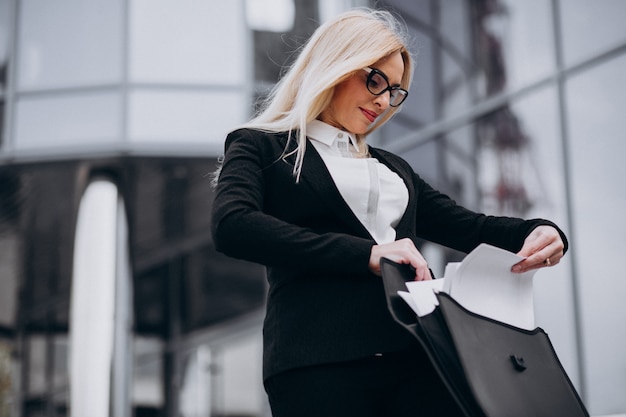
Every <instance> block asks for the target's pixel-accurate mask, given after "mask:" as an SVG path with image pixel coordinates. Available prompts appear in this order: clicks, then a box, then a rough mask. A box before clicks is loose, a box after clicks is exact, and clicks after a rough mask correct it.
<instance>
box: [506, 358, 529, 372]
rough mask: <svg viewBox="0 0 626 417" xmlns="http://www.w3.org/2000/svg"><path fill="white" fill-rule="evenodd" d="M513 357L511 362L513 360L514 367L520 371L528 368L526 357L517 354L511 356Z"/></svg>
mask: <svg viewBox="0 0 626 417" xmlns="http://www.w3.org/2000/svg"><path fill="white" fill-rule="evenodd" d="M509 358H511V362H513V368H515V370H516V371H518V372H524V371H525V370H526V363H525V362H524V358H523V357H521V356H517V355H511V356H509Z"/></svg>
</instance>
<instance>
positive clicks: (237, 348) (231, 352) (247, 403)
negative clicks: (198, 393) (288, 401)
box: [218, 332, 266, 416]
mask: <svg viewBox="0 0 626 417" xmlns="http://www.w3.org/2000/svg"><path fill="white" fill-rule="evenodd" d="M262 356H263V355H262V340H261V334H260V332H258V333H257V332H254V333H253V334H252V335H251V336H249V337H246V338H244V339H242V340H237V341H233V342H232V343H229V344H228V345H226V346H224V348H223V349H222V350H221V358H220V359H221V361H220V365H221V366H219V367H218V371H219V372H220V374H221V378H220V379H219V380H220V381H221V382H222V384H223V386H222V387H220V391H221V392H222V394H223V396H224V397H223V400H222V401H220V403H221V404H222V407H223V409H222V410H219V411H220V413H218V415H233V416H237V415H241V416H247V415H250V416H260V415H264V414H263V409H264V406H265V404H266V399H265V393H264V391H263V387H262V385H261V384H262V380H263V377H262V375H261V373H262V363H263V360H262Z"/></svg>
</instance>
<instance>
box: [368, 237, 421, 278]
mask: <svg viewBox="0 0 626 417" xmlns="http://www.w3.org/2000/svg"><path fill="white" fill-rule="evenodd" d="M381 258H387V259H389V260H392V261H394V262H397V263H399V264H410V265H411V266H412V267H413V268H415V281H426V280H430V279H432V276H431V274H430V269H428V264H427V263H426V260H425V259H424V257H423V256H422V254H421V253H420V252H419V251H418V250H417V248H416V247H415V244H414V243H413V241H412V240H411V239H408V238H405V239H401V240H396V241H395V242H391V243H384V244H382V245H374V246H372V252H371V254H370V262H369V269H370V271H372V272H373V273H374V274H376V275H379V276H380V274H381V273H380V259H381Z"/></svg>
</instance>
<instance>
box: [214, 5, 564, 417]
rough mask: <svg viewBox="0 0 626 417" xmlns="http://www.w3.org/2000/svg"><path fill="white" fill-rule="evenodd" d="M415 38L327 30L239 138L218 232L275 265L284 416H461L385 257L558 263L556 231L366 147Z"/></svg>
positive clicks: (406, 67) (276, 345)
mask: <svg viewBox="0 0 626 417" xmlns="http://www.w3.org/2000/svg"><path fill="white" fill-rule="evenodd" d="M406 45H407V42H406V40H405V30H404V28H403V27H402V26H401V25H399V24H398V22H397V21H396V20H394V18H393V17H392V16H391V15H390V14H388V13H386V12H382V11H372V10H356V11H351V12H347V13H344V14H342V15H340V16H338V17H337V18H336V19H334V20H332V21H330V22H328V23H326V24H324V25H322V26H321V27H320V28H319V29H318V30H317V31H316V32H315V33H314V34H313V36H312V37H311V39H310V40H309V41H308V43H307V44H306V46H305V47H304V49H303V50H302V51H301V53H300V55H299V56H298V58H297V60H296V61H295V63H294V64H293V66H292V67H291V68H290V70H289V72H288V73H287V74H286V75H285V76H284V77H283V79H282V80H281V81H280V82H279V83H278V84H277V86H276V88H275V89H274V91H273V93H272V95H271V96H270V98H269V99H268V101H267V103H266V106H265V107H264V109H263V110H262V112H261V113H260V114H259V115H258V116H257V117H256V118H255V119H253V120H252V121H251V122H250V123H249V124H248V125H246V126H245V127H244V128H241V129H238V130H235V131H233V132H231V133H230V134H229V135H228V137H227V139H226V144H225V155H224V160H223V164H222V167H221V171H220V172H219V174H218V177H217V188H216V195H215V202H214V208H213V237H214V240H215V245H216V247H217V249H218V250H220V251H222V252H224V253H225V254H227V255H230V256H233V257H237V258H243V259H247V260H249V261H253V262H258V263H261V264H264V265H266V266H267V278H268V281H269V294H268V300H267V315H266V319H265V323H264V360H263V365H264V383H265V387H266V390H267V392H268V395H269V400H270V405H271V407H272V412H273V414H274V417H282V416H298V417H303V416H304V417H306V416H315V417H320V416H324V417H333V416H341V417H345V416H359V417H367V416H372V417H373V416H396V417H397V416H418V415H423V416H431V415H432V416H435V415H437V416H439V415H447V416H449V415H455V413H456V412H457V410H456V407H455V405H454V403H453V401H452V399H451V397H450V396H449V394H448V393H447V392H446V390H445V388H443V385H442V384H441V382H440V381H439V378H438V377H437V376H436V374H435V373H434V371H433V370H432V368H431V367H430V364H429V363H428V360H427V359H426V357H425V354H424V353H423V352H422V351H421V350H420V348H419V346H418V345H417V344H416V341H415V339H414V338H413V337H412V336H411V335H410V334H408V333H407V332H406V331H405V330H403V329H402V328H401V327H400V326H399V325H397V324H396V323H395V322H394V321H393V319H392V318H391V316H390V314H389V312H388V311H387V306H386V302H385V294H384V290H383V285H382V281H381V279H380V277H379V275H380V268H379V263H380V259H381V257H387V258H389V259H391V260H394V261H396V262H401V263H407V264H411V265H412V266H413V267H414V268H415V279H416V280H425V279H430V278H431V275H430V270H429V268H428V264H427V262H426V260H425V259H424V258H423V257H422V255H421V254H420V252H419V250H418V249H417V248H416V246H415V242H416V241H417V239H418V238H422V239H427V240H430V241H432V242H436V243H439V244H442V245H446V246H449V247H451V248H454V249H456V250H460V251H464V252H469V251H471V250H472V249H473V248H475V247H476V246H477V245H478V244H480V243H482V242H485V243H489V244H492V245H495V246H499V247H501V248H505V249H507V250H510V251H515V252H518V253H519V254H520V255H522V256H524V257H525V259H524V260H523V261H521V262H520V263H519V264H517V265H516V266H515V267H514V271H516V272H524V271H527V270H529V269H533V268H540V267H544V266H550V265H554V264H557V263H558V262H559V260H560V259H561V257H562V256H563V254H564V251H565V250H566V240H565V236H564V235H563V234H562V233H561V232H560V231H559V230H558V228H557V227H556V226H555V225H554V224H552V223H551V222H549V221H546V220H541V219H535V220H527V221H525V220H521V219H513V218H504V217H492V216H485V215H483V214H479V213H474V212H472V211H469V210H467V209H464V208H463V207H460V206H458V205H457V204H456V203H455V202H454V201H452V200H451V199H449V198H448V197H447V196H445V195H443V194H441V193H439V192H437V191H436V190H434V189H433V188H432V187H430V186H429V185H428V184H426V183H425V182H424V181H423V180H422V179H421V178H420V177H419V176H418V175H417V174H416V173H414V172H413V170H412V168H411V167H410V166H409V164H408V163H407V162H405V161H404V160H402V159H401V158H399V157H398V156H396V155H393V154H391V153H389V152H386V151H383V150H381V149H376V148H371V147H369V146H368V145H367V143H366V138H367V135H368V134H369V133H371V132H372V131H373V130H375V129H376V128H377V127H379V126H380V125H381V124H383V123H384V122H385V121H386V120H388V119H389V118H390V117H391V116H393V114H394V113H395V111H397V109H398V106H400V104H402V102H403V101H404V99H405V98H406V96H407V94H408V93H407V90H408V89H409V85H410V82H411V73H412V60H411V57H410V55H409V52H408V50H407V47H406Z"/></svg>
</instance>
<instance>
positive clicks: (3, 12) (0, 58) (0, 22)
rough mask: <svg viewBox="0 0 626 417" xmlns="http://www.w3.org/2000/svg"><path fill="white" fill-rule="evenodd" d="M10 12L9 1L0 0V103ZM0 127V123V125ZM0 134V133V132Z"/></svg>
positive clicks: (6, 54) (7, 48)
mask: <svg viewBox="0 0 626 417" xmlns="http://www.w3.org/2000/svg"><path fill="white" fill-rule="evenodd" d="M10 11H11V7H9V0H0V101H2V96H3V95H4V91H5V90H6V75H7V67H8V65H9V61H8V59H9V39H11V37H10V36H9V30H10V21H9V18H10V16H11V13H10ZM0 120H2V114H0ZM1 126H2V123H0V127H1ZM1 134H2V131H1V130H0V135H1Z"/></svg>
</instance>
